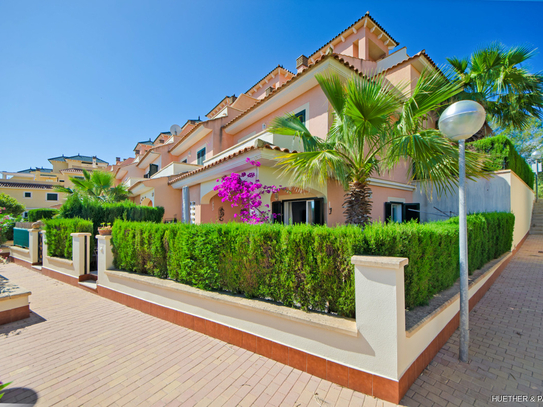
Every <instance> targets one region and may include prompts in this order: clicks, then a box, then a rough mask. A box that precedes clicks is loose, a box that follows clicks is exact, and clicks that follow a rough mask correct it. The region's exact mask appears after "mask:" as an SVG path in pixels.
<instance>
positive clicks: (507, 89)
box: [447, 43, 543, 129]
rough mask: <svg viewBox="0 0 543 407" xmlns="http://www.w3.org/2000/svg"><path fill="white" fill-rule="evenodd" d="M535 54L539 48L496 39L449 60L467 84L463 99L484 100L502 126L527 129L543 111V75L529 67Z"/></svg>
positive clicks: (490, 112)
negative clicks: (497, 41) (472, 51)
mask: <svg viewBox="0 0 543 407" xmlns="http://www.w3.org/2000/svg"><path fill="white" fill-rule="evenodd" d="M535 55H536V48H530V47H526V46H518V47H512V48H506V47H505V46H504V45H503V44H500V43H493V44H490V45H489V46H487V47H485V48H481V49H478V50H477V51H475V52H474V53H473V54H471V55H470V57H469V58H457V57H453V58H447V61H449V64H450V65H451V67H452V68H453V70H454V71H455V73H456V75H457V76H458V78H459V79H460V80H461V81H462V82H463V85H464V90H463V92H462V93H461V94H460V95H458V98H459V99H462V100H464V99H468V100H475V101H476V102H478V103H480V104H481V105H482V106H483V107H484V108H485V111H486V113H487V118H488V119H489V121H492V122H493V123H496V124H497V125H498V126H499V127H502V128H508V127H509V128H515V129H526V128H527V127H528V126H529V124H530V123H529V120H530V119H531V118H537V119H541V117H542V112H543V75H541V73H535V74H534V73H530V72H529V71H528V69H526V62H527V61H529V60H530V59H531V58H533V57H534V56H535Z"/></svg>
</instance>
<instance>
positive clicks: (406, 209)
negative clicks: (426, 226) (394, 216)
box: [402, 203, 420, 222]
mask: <svg viewBox="0 0 543 407" xmlns="http://www.w3.org/2000/svg"><path fill="white" fill-rule="evenodd" d="M402 209H403V214H402V215H403V216H402V217H403V220H404V222H409V221H410V220H412V219H416V220H417V222H420V203H406V204H403V208H402Z"/></svg>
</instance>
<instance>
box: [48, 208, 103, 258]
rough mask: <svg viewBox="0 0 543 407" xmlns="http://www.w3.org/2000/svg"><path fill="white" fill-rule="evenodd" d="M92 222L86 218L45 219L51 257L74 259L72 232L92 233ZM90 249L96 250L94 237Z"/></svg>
mask: <svg viewBox="0 0 543 407" xmlns="http://www.w3.org/2000/svg"><path fill="white" fill-rule="evenodd" d="M92 229H93V228H92V222H90V221H88V220H84V219H79V218H74V219H60V218H59V219H48V220H46V221H45V238H46V241H47V254H48V255H49V256H50V257H61V258H63V259H70V260H71V259H72V236H71V234H72V233H92V232H93V230H92ZM89 240H90V242H91V247H90V251H91V253H92V252H93V251H94V239H89Z"/></svg>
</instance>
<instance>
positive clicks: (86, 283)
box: [79, 280, 96, 291]
mask: <svg viewBox="0 0 543 407" xmlns="http://www.w3.org/2000/svg"><path fill="white" fill-rule="evenodd" d="M79 285H82V286H83V287H86V288H90V289H91V290H94V291H96V281H94V280H85V281H80V282H79Z"/></svg>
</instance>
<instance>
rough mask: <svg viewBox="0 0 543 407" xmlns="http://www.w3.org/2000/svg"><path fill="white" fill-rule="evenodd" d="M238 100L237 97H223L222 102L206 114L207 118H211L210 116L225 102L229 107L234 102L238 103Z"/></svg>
mask: <svg viewBox="0 0 543 407" xmlns="http://www.w3.org/2000/svg"><path fill="white" fill-rule="evenodd" d="M236 99H237V97H236V95H232V96H225V97H223V98H222V99H221V101H220V102H219V103H217V104H216V105H215V107H213V109H211V110H210V111H209V113H208V114H206V117H207V118H209V116H210V115H211V113H213V111H214V110H215V109H217V108H218V107H219V106H221V105H222V104H223V103H224V102H227V103H226V105H228V104H232V103H234V102H235V101H236ZM228 102H230V103H228Z"/></svg>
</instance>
